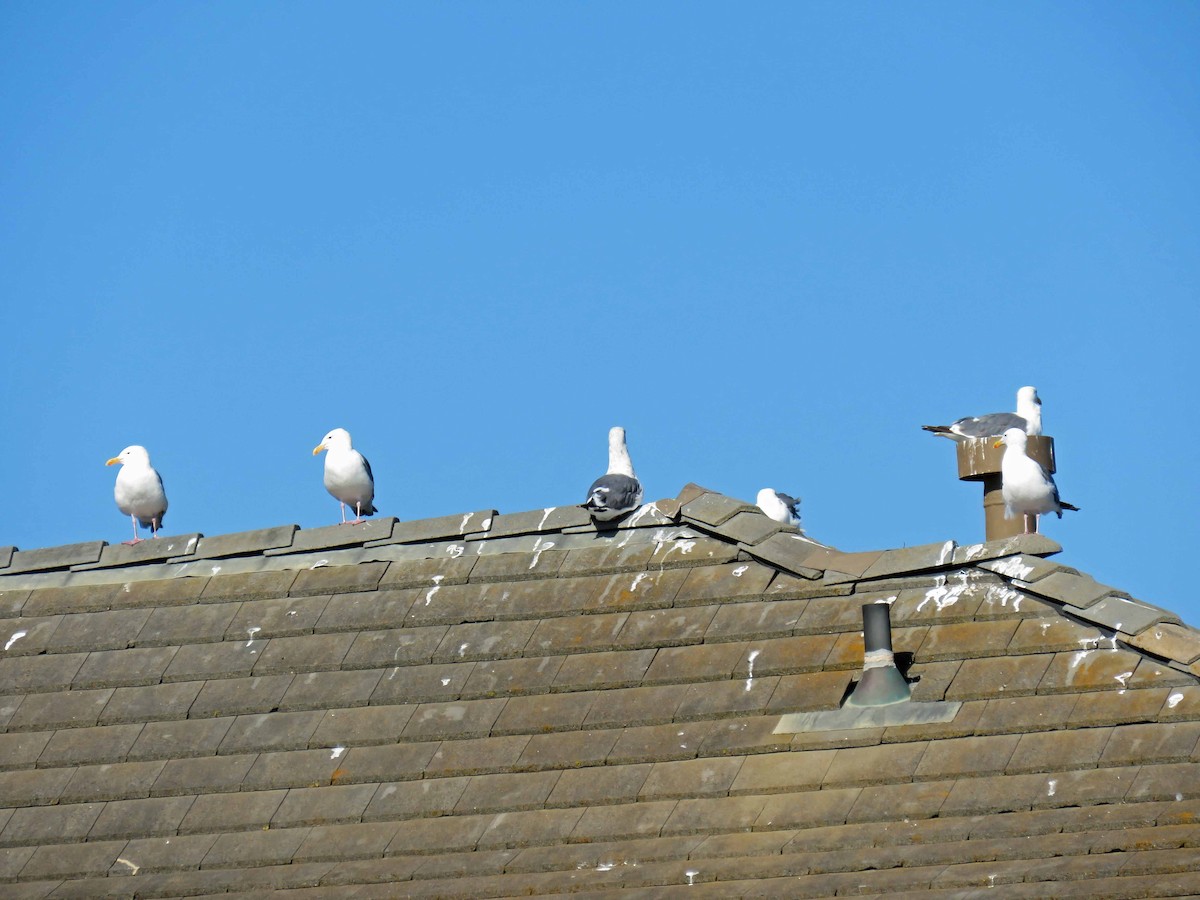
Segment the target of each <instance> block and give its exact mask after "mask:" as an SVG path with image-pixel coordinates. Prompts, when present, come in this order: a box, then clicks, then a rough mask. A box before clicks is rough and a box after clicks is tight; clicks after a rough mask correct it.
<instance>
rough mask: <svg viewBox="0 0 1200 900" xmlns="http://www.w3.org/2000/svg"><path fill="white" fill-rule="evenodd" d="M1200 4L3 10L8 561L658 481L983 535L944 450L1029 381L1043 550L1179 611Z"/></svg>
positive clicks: (966, 488)
mask: <svg viewBox="0 0 1200 900" xmlns="http://www.w3.org/2000/svg"><path fill="white" fill-rule="evenodd" d="M1198 49H1200V6H1197V5H1196V4H1186V3H1159V2H1146V3H1015V4H1014V3H999V2H997V3H969V4H967V3H958V2H947V3H903V4H899V3H881V2H867V3H855V4H846V3H756V4H728V3H722V4H717V3H696V2H688V3H640V2H639V3H571V2H564V3H532V2H522V3H517V2H509V3H493V2H474V3H437V4H434V3H422V4H418V3H406V4H400V3H366V2H363V3H354V4H342V3H306V2H290V3H233V2H224V3H208V4H200V3H154V4H140V3H129V2H124V3H71V2H56V3H43V2H11V0H10V2H6V3H4V4H3V5H2V6H0V85H2V86H3V87H2V89H0V123H2V124H0V135H2V140H0V290H2V291H3V300H4V313H3V321H4V323H5V327H4V328H3V333H2V337H0V341H2V351H0V375H2V379H3V381H2V391H3V393H2V401H3V402H2V409H3V417H4V423H5V426H6V429H7V437H8V440H7V445H8V452H7V453H6V460H5V464H4V467H3V470H2V471H3V475H2V476H0V479H2V481H0V495H2V496H3V514H2V516H0V545H6V544H13V545H16V546H18V547H20V548H22V549H33V548H36V547H43V546H49V545H55V544H65V543H73V542H76V541H85V540H96V539H104V540H108V541H110V542H114V543H115V542H118V541H121V540H125V539H126V538H127V537H128V532H129V523H128V521H127V520H126V519H124V518H123V517H122V516H121V515H120V514H119V513H118V512H117V509H116V507H115V505H114V503H113V499H112V483H113V478H114V476H115V474H116V472H115V469H114V468H105V466H104V461H105V460H106V459H108V458H109V457H110V456H114V455H115V454H116V453H118V452H119V451H120V450H121V449H122V448H123V447H125V446H126V445H128V444H133V443H141V444H144V445H146V446H147V447H148V448H149V450H150V453H151V456H152V458H153V460H154V463H155V464H156V466H157V467H158V469H159V470H160V471H161V473H162V475H163V478H164V480H165V482H166V487H167V492H168V495H169V497H170V502H171V508H170V511H169V513H168V515H167V521H166V525H167V527H166V532H167V533H172V534H175V533H184V532H193V531H200V532H203V533H205V534H219V533H224V532H231V531H239V530H244V529H252V528H260V527H266V526H272V525H279V524H284V523H292V522H295V523H298V524H300V525H301V526H302V527H312V526H318V525H325V524H330V523H332V522H334V521H335V520H336V519H337V515H338V511H337V504H336V503H335V502H334V501H333V500H332V499H331V498H330V497H329V496H328V495H327V494H326V493H325V491H324V489H323V488H322V486H321V460H320V459H314V458H313V457H312V455H311V452H310V451H311V450H312V448H313V447H314V446H315V445H316V444H317V443H318V442H319V441H320V439H321V438H322V436H323V435H324V434H325V433H326V432H327V431H328V430H329V429H331V428H333V427H335V426H343V427H345V428H347V429H349V430H350V432H351V433H352V435H353V436H354V440H355V444H356V446H358V447H359V448H360V449H361V450H362V451H363V452H364V453H365V454H366V455H367V457H368V458H369V459H370V460H371V462H372V464H373V466H374V469H375V475H376V481H377V501H376V502H377V504H378V505H379V507H380V509H381V511H382V513H383V514H385V515H396V516H399V517H401V518H404V519H416V518H425V517H430V516H438V515H445V514H450V513H456V512H464V511H467V510H473V509H480V508H491V507H495V508H498V509H500V510H501V511H507V512H516V511H521V510H528V509H537V508H541V507H546V506H556V505H563V504H568V503H578V502H581V501H582V500H583V499H584V494H585V491H586V488H587V485H588V484H589V483H590V482H591V480H592V478H594V477H595V476H596V475H598V474H599V473H600V472H601V471H603V469H604V466H605V462H606V443H605V435H606V432H607V429H608V427H609V426H610V425H613V424H622V425H625V426H626V427H627V428H628V430H629V437H630V446H631V450H632V454H633V460H634V463H635V465H636V467H637V469H638V473H639V475H640V476H641V477H642V480H643V482H644V483H645V484H646V492H647V497H648V498H658V497H664V496H674V495H675V494H676V493H677V492H678V491H679V489H680V488H681V487H682V486H683V485H684V484H685V483H686V482H688V481H695V482H698V483H700V484H703V485H705V486H707V487H711V488H714V489H717V490H720V491H723V492H725V493H728V494H731V495H733V496H737V497H742V498H745V499H748V500H752V499H753V497H754V495H755V493H756V491H757V490H758V488H760V487H762V486H765V485H770V486H773V487H776V488H779V489H781V490H786V491H789V492H795V493H797V494H799V495H801V496H802V497H803V499H804V506H803V513H804V518H805V524H806V526H807V528H808V530H809V532H810V534H812V535H813V536H814V537H816V538H817V539H819V540H822V541H824V542H826V543H829V544H833V545H835V546H837V547H839V548H842V549H845V550H866V549H879V548H887V547H899V546H903V545H913V544H922V543H928V542H933V541H944V540H946V539H950V538H953V539H955V540H958V541H960V542H964V543H968V542H973V541H976V540H980V539H982V513H981V510H980V497H979V488H978V486H976V485H973V484H962V483H960V482H958V481H957V480H956V477H955V474H956V473H955V465H954V453H953V447H952V446H951V444H950V443H949V442H948V441H943V440H940V439H937V438H934V437H932V436H930V435H927V434H925V433H923V432H922V431H921V430H920V428H919V426H920V425H921V424H923V423H929V422H932V423H944V422H948V421H950V420H952V419H954V418H957V417H958V416H961V415H966V414H974V413H982V412H992V411H997V410H1005V409H1009V408H1011V406H1012V404H1013V398H1014V394H1015V392H1016V389H1017V388H1018V387H1020V386H1021V385H1023V384H1033V385H1036V386H1037V387H1038V389H1039V391H1040V393H1041V396H1042V399H1043V401H1044V404H1045V406H1044V415H1045V424H1046V430H1047V432H1048V433H1049V434H1051V435H1053V436H1054V437H1055V438H1056V441H1057V447H1058V457H1059V474H1058V483H1059V486H1060V488H1061V491H1062V495H1063V497H1064V498H1065V499H1067V500H1070V501H1072V502H1074V503H1075V504H1077V505H1079V506H1081V507H1082V508H1083V511H1082V512H1080V513H1077V514H1068V515H1067V517H1066V518H1064V519H1063V520H1062V521H1061V522H1060V521H1057V520H1054V519H1053V518H1052V519H1051V520H1049V521H1048V522H1047V523H1046V524H1045V527H1044V530H1045V532H1046V533H1047V534H1048V535H1049V536H1051V537H1052V538H1054V539H1055V540H1057V541H1059V542H1060V543H1061V544H1062V545H1063V546H1064V548H1065V552H1064V553H1063V554H1062V555H1061V556H1060V557H1059V559H1060V560H1061V561H1062V562H1064V563H1066V564H1068V565H1072V566H1075V567H1077V568H1080V569H1082V570H1084V571H1087V572H1089V573H1091V574H1093V575H1095V576H1096V577H1097V578H1099V579H1101V580H1103V581H1106V582H1108V583H1110V584H1113V585H1115V586H1117V587H1119V588H1121V589H1123V590H1126V591H1128V592H1129V593H1131V594H1133V595H1134V596H1137V597H1140V598H1143V599H1145V600H1149V601H1151V602H1155V603H1158V604H1161V605H1164V606H1167V607H1170V608H1172V609H1174V610H1176V611H1178V612H1180V613H1181V614H1182V615H1183V616H1184V617H1185V618H1186V619H1187V620H1188V621H1190V622H1192V623H1200V598H1198V597H1197V594H1196V592H1195V587H1194V582H1195V573H1194V568H1193V566H1194V564H1195V550H1196V548H1197V547H1198V546H1200V530H1198V527H1197V519H1198V518H1200V511H1198V509H1197V500H1198V497H1197V472H1196V464H1197V446H1198V444H1200V430H1198V428H1197V425H1196V413H1195V406H1196V404H1195V395H1196V385H1197V383H1200V379H1198V377H1197V376H1198V371H1197V370H1198V364H1197V354H1196V349H1195V344H1196V340H1197V335H1198V334H1200V329H1198V328H1197V325H1198V322H1197V312H1196V302H1197V296H1198V288H1200V189H1198V188H1200V53H1198Z"/></svg>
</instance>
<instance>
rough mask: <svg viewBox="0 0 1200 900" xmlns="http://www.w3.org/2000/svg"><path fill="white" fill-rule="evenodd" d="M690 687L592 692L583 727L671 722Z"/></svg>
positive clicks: (656, 686) (672, 685) (660, 686)
mask: <svg viewBox="0 0 1200 900" xmlns="http://www.w3.org/2000/svg"><path fill="white" fill-rule="evenodd" d="M689 689H690V685H686V684H666V685H653V686H646V687H634V688H626V689H624V690H619V691H592V692H589V702H588V705H587V709H586V710H585V717H584V719H583V724H584V725H585V726H587V727H595V728H619V727H621V726H626V727H635V726H639V725H653V724H660V723H662V722H666V721H670V720H671V719H672V718H673V717H674V716H675V713H676V711H677V710H678V709H679V705H680V704H681V703H682V702H683V701H684V698H685V697H686V696H687V694H688V691H689Z"/></svg>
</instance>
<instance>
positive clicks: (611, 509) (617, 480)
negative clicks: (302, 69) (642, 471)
mask: <svg viewBox="0 0 1200 900" xmlns="http://www.w3.org/2000/svg"><path fill="white" fill-rule="evenodd" d="M579 505H580V506H582V507H583V508H584V509H586V510H587V511H588V512H589V513H590V514H591V517H592V518H593V519H595V520H596V521H597V522H608V521H611V520H612V519H615V518H617V517H618V516H623V515H625V513H627V512H633V510H635V509H637V508H638V507H639V506H641V505H642V483H641V482H640V481H638V477H637V475H635V474H634V473H633V461H632V460H631V459H630V458H629V448H628V447H627V446H626V445H625V429H624V428H621V427H620V426H617V427H614V428H611V429H609V432H608V472H607V473H606V474H604V475H601V476H600V477H599V478H597V479H596V480H595V481H593V482H592V486H591V487H590V488H588V498H587V501H586V502H584V503H581V504H579Z"/></svg>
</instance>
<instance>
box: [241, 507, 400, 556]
mask: <svg viewBox="0 0 1200 900" xmlns="http://www.w3.org/2000/svg"><path fill="white" fill-rule="evenodd" d="M396 522H397V519H396V517H395V516H383V517H381V518H378V519H366V520H364V521H362V522H360V523H359V524H357V525H353V524H350V523H341V522H338V523H337V524H334V525H321V526H319V527H317V528H299V529H297V530H296V533H295V534H294V535H293V536H292V542H291V544H289V545H287V546H286V547H268V548H267V549H265V550H264V551H263V556H278V555H282V554H288V553H305V552H309V551H314V550H333V549H337V548H341V547H354V546H361V545H363V544H366V543H368V542H370V541H376V540H380V539H382V538H387V537H390V536H391V534H392V529H393V527H394V526H395V524H396Z"/></svg>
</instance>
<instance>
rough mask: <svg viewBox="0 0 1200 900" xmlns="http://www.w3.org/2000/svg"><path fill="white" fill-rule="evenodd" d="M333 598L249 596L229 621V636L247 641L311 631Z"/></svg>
mask: <svg viewBox="0 0 1200 900" xmlns="http://www.w3.org/2000/svg"><path fill="white" fill-rule="evenodd" d="M331 600H332V597H331V596H329V595H326V594H319V595H317V596H313V597H270V598H261V599H255V600H247V601H245V602H244V603H242V604H241V606H240V607H239V608H238V611H237V614H236V615H235V616H234V617H233V621H231V622H230V623H229V627H228V628H227V629H226V631H225V640H226V641H233V642H236V643H243V644H244V643H245V642H246V641H249V640H253V641H255V642H259V641H265V640H267V639H268V638H273V637H286V636H288V635H294V634H309V633H311V632H312V631H313V630H314V629H315V628H316V625H317V623H318V622H319V621H320V620H321V617H322V616H323V615H324V613H325V608H326V607H327V606H328V605H329V603H330V602H331ZM252 646H253V645H252ZM260 646H261V645H260Z"/></svg>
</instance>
